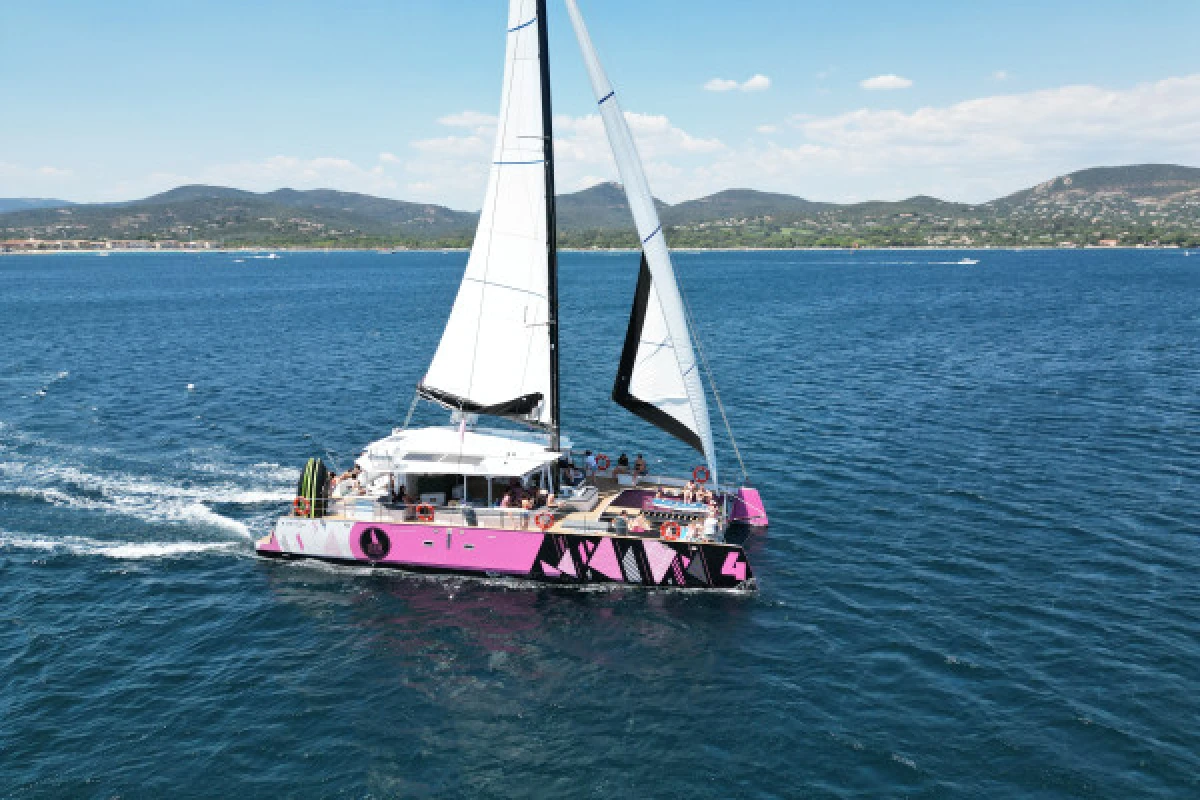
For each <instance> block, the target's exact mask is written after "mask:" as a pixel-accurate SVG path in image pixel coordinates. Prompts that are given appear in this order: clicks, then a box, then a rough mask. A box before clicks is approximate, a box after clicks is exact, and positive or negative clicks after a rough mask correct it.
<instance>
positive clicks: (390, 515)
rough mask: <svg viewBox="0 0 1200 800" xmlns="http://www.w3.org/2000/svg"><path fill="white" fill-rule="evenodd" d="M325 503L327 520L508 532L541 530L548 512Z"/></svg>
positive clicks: (370, 500) (370, 501)
mask: <svg viewBox="0 0 1200 800" xmlns="http://www.w3.org/2000/svg"><path fill="white" fill-rule="evenodd" d="M323 502H324V509H323V511H324V513H323V514H322V516H324V517H335V518H341V519H350V520H354V521H356V522H390V523H397V524H401V523H425V524H429V525H446V526H452V527H460V528H494V529H498V530H506V531H521V530H537V524H536V522H537V515H538V514H539V513H541V512H542V511H546V510H548V509H522V508H487V507H476V506H472V505H469V504H468V505H455V506H437V505H433V504H429V503H388V502H381V501H380V500H379V499H378V498H375V497H337V498H331V499H329V500H325V501H323Z"/></svg>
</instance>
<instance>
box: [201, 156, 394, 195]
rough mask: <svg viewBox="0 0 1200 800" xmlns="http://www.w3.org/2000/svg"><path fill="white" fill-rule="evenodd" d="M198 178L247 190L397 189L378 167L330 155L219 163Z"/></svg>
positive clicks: (385, 190)
mask: <svg viewBox="0 0 1200 800" xmlns="http://www.w3.org/2000/svg"><path fill="white" fill-rule="evenodd" d="M201 178H202V181H201V182H203V183H215V184H219V185H222V186H236V187H238V188H240V189H249V190H251V191H269V190H272V189H278V188H280V187H282V186H287V187H292V188H300V189H316V188H321V189H341V190H343V191H351V192H367V193H374V194H380V193H387V192H391V191H393V190H395V189H396V188H397V186H398V184H397V182H396V180H395V179H394V178H392V177H390V176H389V175H387V174H386V172H385V170H384V168H383V166H382V165H381V164H374V165H372V166H360V165H359V164H356V163H355V162H353V161H351V160H350V159H347V158H337V157H331V156H325V157H319V158H297V157H295V156H287V155H277V156H271V157H269V158H265V159H261V160H258V161H240V162H237V163H233V164H220V165H216V166H212V167H208V168H207V169H205V170H204V171H203V172H202V174H201Z"/></svg>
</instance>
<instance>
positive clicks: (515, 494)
mask: <svg viewBox="0 0 1200 800" xmlns="http://www.w3.org/2000/svg"><path fill="white" fill-rule="evenodd" d="M567 9H568V12H569V14H570V17H571V22H572V24H573V25H574V28H575V33H576V36H577V38H578V40H579V45H580V47H581V49H582V51H583V56H584V62H585V65H586V67H587V72H588V75H589V77H590V79H591V83H592V88H593V91H594V92H595V95H596V100H597V103H598V106H599V112H600V116H601V117H602V119H603V121H604V126H605V130H606V133H607V136H608V141H609V145H610V147H611V149H612V151H613V155H614V157H615V159H616V162H617V166H618V170H619V172H620V176H621V180H622V183H623V184H624V187H625V193H626V196H627V198H628V200H629V205H630V208H631V210H632V214H633V226H634V227H635V228H636V229H637V232H638V237H639V239H640V241H641V242H642V247H641V250H642V252H641V264H640V267H639V272H638V280H637V288H636V291H635V293H634V298H633V302H632V309H631V311H630V315H629V326H628V329H627V330H626V333H625V340H624V348H623V351H622V353H621V356H620V359H619V363H618V364H616V365H615V366H616V379H615V382H614V386H613V391H612V399H613V401H614V402H615V403H616V404H618V405H620V406H622V407H623V408H625V409H626V410H628V411H629V412H631V413H632V414H634V415H636V416H638V417H640V418H642V419H643V420H645V421H646V422H649V423H650V424H652V425H654V426H656V427H658V428H659V429H661V430H663V431H665V432H666V433H668V434H669V435H671V436H674V437H675V438H677V439H679V440H680V441H682V442H684V443H685V444H687V445H689V446H690V447H692V448H693V449H694V450H696V451H697V452H698V453H699V454H700V457H701V458H702V459H703V461H702V463H701V464H699V465H698V466H695V467H694V468H693V467H691V466H690V465H689V466H688V467H687V468H686V469H685V470H682V471H681V472H682V475H680V474H676V475H651V474H649V469H648V465H647V463H646V461H645V460H644V459H643V458H642V457H641V456H640V454H639V456H638V458H637V460H636V461H634V462H632V463H630V462H629V461H628V460H627V459H625V458H621V459H617V460H613V459H611V458H609V457H608V456H606V455H603V454H600V455H594V454H593V453H592V451H591V450H585V451H583V452H581V451H580V448H578V447H575V446H574V445H573V444H572V442H571V440H570V439H569V438H568V437H567V436H566V435H565V434H564V433H563V431H562V430H561V419H562V415H561V408H560V399H559V398H560V391H559V366H558V364H559V343H558V330H559V304H558V251H557V246H556V239H557V236H556V213H557V212H556V207H555V189H554V178H555V174H554V134H553V129H552V123H553V113H552V110H551V98H550V68H549V63H548V60H547V58H546V50H547V42H548V28H547V20H546V0H510V6H509V18H508V26H507V33H506V36H507V42H508V44H507V51H506V56H505V72H504V84H503V85H504V90H503V95H502V100H501V110H500V115H499V122H500V124H499V125H498V126H497V139H496V145H495V150H494V155H493V159H492V165H491V172H490V177H489V180H488V187H487V193H486V195H485V199H484V203H483V209H482V212H481V213H480V220H479V226H478V229H477V231H476V236H475V243H474V246H473V247H472V249H471V253H470V256H469V258H468V260H467V266H466V270H465V273H464V275H463V279H462V283H461V284H460V286H459V290H458V296H457V297H456V299H455V301H454V305H453V307H452V308H451V311H450V317H449V319H448V321H447V322H446V327H445V329H444V330H443V332H442V338H441V341H440V343H439V344H438V347H437V350H436V352H435V353H434V355H433V359H432V361H431V363H430V365H429V369H428V370H427V372H426V373H425V376H424V378H423V379H422V380H421V381H420V383H419V384H418V386H417V391H416V397H414V399H413V405H412V410H415V409H416V407H417V404H418V403H419V402H421V401H424V402H428V403H432V404H435V405H437V406H440V407H441V408H442V409H444V410H446V411H448V412H449V413H450V421H449V423H448V424H446V425H441V426H433V427H425V428H410V427H409V423H410V422H411V420H412V415H413V414H412V410H410V412H409V417H408V420H406V421H405V424H404V425H403V426H402V427H398V428H395V429H394V430H393V431H392V432H391V434H390V435H388V436H386V437H385V438H383V439H380V440H378V441H375V442H372V443H371V444H369V445H367V447H366V448H365V449H364V450H363V451H362V454H361V455H360V456H359V457H358V458H357V459H356V460H355V463H354V465H353V467H352V468H351V469H349V470H346V471H345V472H343V473H342V474H341V475H332V474H330V473H329V471H328V469H327V468H326V466H325V464H324V463H323V462H322V461H321V460H320V459H317V458H313V459H310V460H309V462H308V464H307V465H306V466H305V469H304V471H303V475H302V477H301V479H300V483H299V486H298V487H297V492H296V498H295V501H294V502H293V505H292V509H291V514H289V515H288V516H285V517H283V518H281V519H279V520H278V521H277V522H276V524H275V526H274V530H272V531H271V533H270V534H269V535H268V536H266V537H264V538H263V539H261V540H259V541H258V542H257V543H256V546H255V549H256V551H257V552H258V554H259V555H261V556H264V557H269V558H279V559H316V560H320V561H325V562H331V563H335V564H348V565H357V566H370V567H377V568H390V569H398V570H407V571H414V572H434V573H450V574H458V575H474V576H486V577H506V578H516V579H521V580H528V581H536V582H541V583H551V584H557V585H565V586H580V585H597V584H601V585H606V584H611V585H625V586H639V587H646V588H676V589H680V588H682V589H706V590H708V589H724V590H742V591H744V590H752V589H755V588H756V587H757V583H756V581H755V577H754V573H753V571H752V570H751V568H750V564H749V561H748V559H747V556H746V551H745V544H746V542H747V540H748V539H749V537H750V536H751V535H752V534H753V532H754V531H756V530H762V529H765V528H766V526H767V514H766V511H765V510H764V507H763V502H762V498H761V497H760V496H759V493H758V491H757V490H756V489H754V488H752V487H750V486H749V485H747V484H746V482H745V467H744V466H743V467H742V476H743V477H742V481H741V482H740V483H732V484H731V483H722V482H721V481H720V476H719V473H718V461H717V452H716V447H715V445H714V440H713V433H712V429H711V425H710V417H709V409H708V398H707V395H706V391H705V383H704V378H703V375H704V374H705V373H706V372H707V366H706V365H705V364H704V363H703V361H702V360H698V359H697V358H696V351H695V347H694V344H693V342H694V330H693V325H692V321H691V318H690V313H689V311H688V309H687V306H686V305H685V302H684V299H683V296H682V295H681V293H680V290H679V286H678V284H677V282H676V279H675V271H674V266H673V264H672V261H671V254H670V250H669V249H668V247H667V243H666V240H665V233H664V229H663V226H662V223H661V222H660V221H659V218H658V212H657V209H656V207H655V204H654V198H653V195H652V194H651V191H650V186H649V184H648V182H647V180H646V176H645V173H644V171H643V168H642V164H641V159H640V157H639V155H638V152H637V148H636V146H635V144H634V140H633V136H632V134H631V133H630V130H629V127H628V124H627V122H626V120H625V116H624V114H623V112H622V111H621V107H620V104H619V103H618V100H617V97H616V92H615V90H614V89H613V88H612V86H611V85H610V84H609V82H608V78H607V77H606V76H605V73H604V71H603V69H602V67H601V66H600V61H599V58H598V56H597V54H596V51H595V49H594V48H593V46H592V42H591V38H590V36H589V35H588V31H587V28H586V27H585V25H584V22H583V18H582V16H581V14H580V12H579V8H578V6H577V5H576V3H575V0H567ZM708 380H709V387H710V388H711V381H712V376H711V375H708ZM713 397H714V399H716V400H717V401H718V403H719V401H720V396H719V395H718V394H716V392H715V390H713ZM722 412H723V409H722ZM721 416H722V419H724V418H725V415H724V413H722V415H721ZM485 419H490V420H492V422H490V423H487V424H484V423H483V420H485ZM729 438H730V442H731V444H732V447H733V451H734V454H735V455H736V456H737V459H738V462H739V463H741V456H740V454H738V452H737V445H736V442H735V441H734V439H733V435H732V432H730V434H729ZM634 452H636V450H634Z"/></svg>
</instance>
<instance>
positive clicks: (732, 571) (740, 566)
mask: <svg viewBox="0 0 1200 800" xmlns="http://www.w3.org/2000/svg"><path fill="white" fill-rule="evenodd" d="M721 574H722V575H728V576H729V577H731V578H733V579H735V580H739V581H744V580H746V562H745V561H742V559H741V557H740V556H739V555H738V554H737V553H730V554H729V555H727V556H725V564H724V565H723V566H722V567H721Z"/></svg>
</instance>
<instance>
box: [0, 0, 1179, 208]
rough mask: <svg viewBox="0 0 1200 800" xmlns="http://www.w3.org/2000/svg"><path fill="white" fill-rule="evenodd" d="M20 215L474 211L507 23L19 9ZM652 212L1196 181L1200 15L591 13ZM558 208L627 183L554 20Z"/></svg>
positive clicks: (1130, 10)
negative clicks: (159, 209)
mask: <svg viewBox="0 0 1200 800" xmlns="http://www.w3.org/2000/svg"><path fill="white" fill-rule="evenodd" d="M2 5H3V8H2V9H0V12H2V13H0V196H2V197H17V196H40V197H48V196H53V197H62V198H66V199H69V200H78V201H92V200H127V199H133V198H136V197H141V196H145V195H147V194H151V193H154V192H157V191H161V190H164V189H168V188H171V187H173V186H176V185H179V184H182V183H215V184H222V185H230V186H237V187H241V188H247V189H253V190H268V189H273V188H278V187H281V186H292V187H296V188H315V187H333V188H338V189H346V190H352V191H362V192H369V193H372V194H378V195H383V196H388V197H395V198H399V199H406V200H422V201H434V202H439V203H445V204H448V205H451V206H454V207H457V208H477V207H478V206H479V204H480V202H481V201H482V193H483V185H484V181H485V177H486V171H487V165H488V162H489V160H490V153H491V129H490V126H491V124H492V120H491V117H492V115H493V114H495V111H496V108H497V107H498V105H499V91H500V82H501V70H502V60H503V55H504V41H505V33H504V28H505V23H506V20H507V2H506V1H505V0H438V1H437V2H424V3H414V2H408V1H407V0H389V1H386V2H385V1H384V0H377V1H372V2H366V1H357V0H339V2H336V3H334V2H306V1H303V0H301V1H297V0H289V2H254V1H253V0H241V2H232V1H230V0H205V1H204V2H198V1H195V0H171V2H162V0H154V1H153V2H148V1H143V0H109V1H108V2H95V1H94V0H2ZM580 5H581V7H582V9H583V12H584V14H585V15H586V16H587V18H588V21H589V23H590V25H591V27H592V33H593V38H594V39H595V42H596V45H597V47H598V48H599V49H600V53H601V57H602V58H603V59H604V61H605V63H606V66H607V68H608V71H609V73H610V75H611V77H612V79H613V82H614V83H615V84H616V85H617V88H618V90H619V91H620V92H621V94H622V97H623V104H624V107H625V109H626V111H627V112H628V113H629V114H630V115H631V121H632V123H633V127H634V130H635V133H636V135H637V137H638V142H639V146H640V148H641V150H642V155H643V157H644V158H645V160H646V162H647V165H648V168H649V171H650V177H651V183H652V185H653V187H654V189H655V192H656V193H657V194H658V195H659V196H661V197H663V198H664V199H666V200H668V201H672V202H675V201H678V200H683V199H689V198H693V197H697V196H701V195H704V194H708V193H711V192H714V191H718V190H720V189H725V188H733V187H749V188H756V189H766V190H772V191H781V192H788V193H791V194H798V195H801V196H804V197H808V198H811V199H815V200H837V201H850V200H862V199H869V198H879V199H898V198H901V197H906V196H910V195H913V194H933V195H937V196H940V197H944V198H946V199H952V200H966V201H977V200H984V199H990V198H992V197H995V196H998V195H1001V194H1005V193H1007V192H1010V191H1014V190H1016V189H1020V188H1024V187H1025V186H1027V185H1030V184H1032V183H1036V182H1038V181H1040V180H1044V179H1047V178H1050V177H1052V176H1054V175H1056V174H1060V173H1063V172H1067V171H1070V170H1073V169H1078V168H1082V167H1087V166H1096V165H1104V164H1126V163H1137V162H1174V163H1185V164H1191V165H1200V57H1198V53H1200V46H1198V45H1197V39H1196V36H1197V31H1200V2H1197V0H1179V1H1178V2H1176V0H1158V1H1157V2H1149V3H1148V2H1132V1H1131V2H1113V1H1112V0H1091V2H1086V3H1085V2H1075V1H1074V0H1067V1H1066V2H1064V1H1063V0H1049V1H1048V0H1040V2H1027V0H1005V2H993V1H992V0H977V1H973V2H962V0H954V2H943V1H942V0H934V1H933V2H920V3H896V2H882V1H879V2H876V1H875V0H870V1H867V0H861V1H859V2H855V1H854V0H842V2H803V0H747V1H746V2H743V3H733V4H731V3H728V2H716V0H637V1H636V2H635V1H634V0H580ZM550 14H551V17H552V19H551V26H552V27H551V46H552V63H553V65H554V71H555V86H554V90H555V111H556V115H557V116H558V120H557V123H556V126H557V138H558V139H559V154H560V165H559V166H560V175H559V186H560V189H561V190H563V191H571V190H575V189H579V188H583V187H584V186H586V185H588V184H590V183H594V182H596V181H599V180H609V179H612V178H613V177H614V176H615V174H616V171H615V167H613V165H612V162H611V158H610V156H609V155H608V152H607V149H606V145H605V143H604V139H603V132H602V127H601V124H600V121H599V118H598V117H596V116H595V103H594V101H593V99H592V96H591V91H590V89H589V87H588V85H587V82H586V78H585V75H584V73H583V68H582V63H581V60H580V57H579V54H578V50H577V47H576V44H575V40H574V37H573V35H572V33H571V31H570V26H569V23H568V21H567V18H566V12H565V8H564V6H563V4H562V2H561V0H550Z"/></svg>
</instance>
